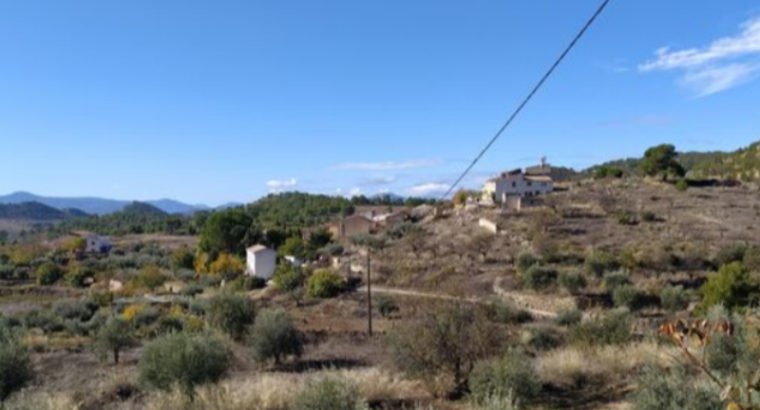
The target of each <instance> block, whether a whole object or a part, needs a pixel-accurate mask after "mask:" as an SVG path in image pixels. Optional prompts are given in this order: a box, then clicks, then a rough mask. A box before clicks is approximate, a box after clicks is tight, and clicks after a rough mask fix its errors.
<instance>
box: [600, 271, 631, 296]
mask: <svg viewBox="0 0 760 410" xmlns="http://www.w3.org/2000/svg"><path fill="white" fill-rule="evenodd" d="M602 282H603V283H604V288H605V289H606V290H607V291H608V292H614V291H615V289H617V288H619V287H621V286H626V285H630V284H631V278H630V276H629V275H628V273H626V272H622V271H616V272H610V273H608V274H606V275H604V279H602Z"/></svg>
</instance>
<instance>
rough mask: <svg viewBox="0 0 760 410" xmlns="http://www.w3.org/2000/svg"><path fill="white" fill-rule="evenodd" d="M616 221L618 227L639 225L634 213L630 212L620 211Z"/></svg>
mask: <svg viewBox="0 0 760 410" xmlns="http://www.w3.org/2000/svg"><path fill="white" fill-rule="evenodd" d="M617 221H618V223H619V224H620V225H629V226H633V225H638V224H639V218H638V217H637V216H636V214H635V213H633V212H631V211H620V212H618V214H617Z"/></svg>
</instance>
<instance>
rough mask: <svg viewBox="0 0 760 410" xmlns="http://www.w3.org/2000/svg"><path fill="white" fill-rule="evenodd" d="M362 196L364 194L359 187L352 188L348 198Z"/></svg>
mask: <svg viewBox="0 0 760 410" xmlns="http://www.w3.org/2000/svg"><path fill="white" fill-rule="evenodd" d="M361 194H362V189H361V188H359V187H354V188H351V190H350V191H349V192H348V196H349V197H352V196H359V195H361Z"/></svg>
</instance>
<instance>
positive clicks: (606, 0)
mask: <svg viewBox="0 0 760 410" xmlns="http://www.w3.org/2000/svg"><path fill="white" fill-rule="evenodd" d="M609 2H610V0H604V1H603V2H602V4H600V5H599V7H598V8H597V9H596V12H594V14H593V15H592V16H591V18H590V19H588V21H587V22H586V24H584V25H583V27H582V28H581V30H580V31H579V32H578V34H576V35H575V37H574V38H573V41H571V42H570V44H569V45H568V46H567V47H566V48H565V50H564V51H563V52H562V54H560V55H559V57H558V58H557V59H556V60H555V61H554V64H552V65H551V67H549V70H548V71H546V73H545V74H544V75H543V77H541V79H540V80H539V81H538V83H536V85H535V86H534V87H533V89H532V90H531V91H530V93H528V95H527V96H526V97H525V98H524V99H523V100H522V102H521V103H520V105H518V106H517V108H516V109H515V110H514V111H513V112H512V115H510V116H509V118H508V119H507V121H506V122H505V123H504V125H502V126H501V128H499V131H497V132H496V135H494V136H493V137H492V138H491V140H490V141H488V144H486V146H485V147H484V148H483V150H481V151H480V153H479V154H478V155H477V156H476V157H475V159H473V160H472V162H471V163H470V165H468V166H467V168H465V170H464V172H462V174H461V175H459V178H457V179H456V181H454V183H453V184H451V186H450V187H449V189H448V190H447V191H446V193H445V194H443V196H441V199H446V198H448V197H449V195H451V193H452V192H453V191H454V189H456V187H457V186H458V185H459V183H461V182H462V180H463V179H464V177H466V176H467V174H469V173H470V171H471V170H472V168H473V167H474V166H475V164H477V163H478V161H480V159H481V158H483V155H485V153H486V152H488V150H489V149H490V148H491V146H492V145H493V144H494V143H495V142H496V140H498V139H499V137H501V134H503V133H504V131H505V130H506V129H507V128H508V127H509V125H510V124H512V121H514V120H515V118H517V116H518V115H519V114H520V112H521V111H522V110H523V108H525V106H526V105H527V104H528V102H529V101H530V100H531V99H532V98H533V96H534V95H535V94H536V93H537V92H538V90H539V89H541V87H542V86H543V85H544V83H545V82H546V80H548V79H549V77H551V75H552V73H553V72H554V70H555V69H556V68H557V67H558V66H559V65H560V63H562V60H564V59H565V57H566V56H567V55H568V54H569V53H570V50H572V49H573V47H575V45H576V44H577V43H578V40H580V39H581V37H583V35H584V34H585V33H586V30H588V29H589V27H591V25H592V24H594V21H595V20H596V18H597V17H599V15H600V14H602V11H604V9H605V7H607V4H609Z"/></svg>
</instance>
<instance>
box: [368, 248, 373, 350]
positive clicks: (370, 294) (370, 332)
mask: <svg viewBox="0 0 760 410" xmlns="http://www.w3.org/2000/svg"><path fill="white" fill-rule="evenodd" d="M367 332H368V333H369V336H370V337H372V273H371V272H370V252H369V246H368V247H367Z"/></svg>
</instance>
